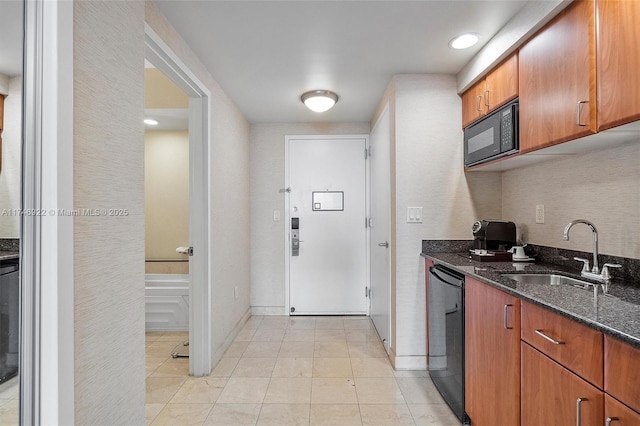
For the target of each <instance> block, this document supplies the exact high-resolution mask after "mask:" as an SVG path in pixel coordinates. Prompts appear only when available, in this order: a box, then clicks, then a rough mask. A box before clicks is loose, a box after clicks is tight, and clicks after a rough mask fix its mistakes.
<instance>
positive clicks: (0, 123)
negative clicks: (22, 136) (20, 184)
mask: <svg viewBox="0 0 640 426" xmlns="http://www.w3.org/2000/svg"><path fill="white" fill-rule="evenodd" d="M4 98H5V96H4V95H0V170H1V169H2V131H3V130H4Z"/></svg>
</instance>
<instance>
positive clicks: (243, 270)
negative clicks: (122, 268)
mask: <svg viewBox="0 0 640 426" xmlns="http://www.w3.org/2000/svg"><path fill="white" fill-rule="evenodd" d="M145 20H146V22H147V24H149V26H150V27H151V28H152V29H153V30H154V31H155V32H156V33H157V34H158V35H159V36H160V37H161V38H162V40H163V41H164V42H165V43H166V44H167V45H168V46H169V47H170V48H171V49H172V50H173V52H174V53H176V55H177V56H178V57H179V58H180V60H181V61H182V62H184V63H185V64H186V65H187V67H188V68H189V69H190V70H191V71H192V72H193V74H194V75H195V77H196V78H198V79H199V80H200V81H201V82H202V83H203V84H204V85H205V86H206V87H207V89H208V90H209V91H210V93H211V163H210V165H209V167H210V171H211V198H210V201H211V206H212V216H211V223H210V230H211V235H212V240H213V248H212V253H211V262H212V287H211V288H212V292H211V306H212V336H211V341H212V353H213V359H212V362H213V364H214V365H215V364H216V363H217V361H218V359H219V357H220V356H221V354H222V352H223V351H224V350H225V349H226V346H227V345H228V344H229V343H230V341H231V340H232V339H233V337H234V333H235V332H236V329H237V327H238V326H239V325H241V324H240V323H241V322H242V320H243V318H246V316H245V315H246V314H248V312H249V308H250V305H249V297H250V296H249V295H250V287H251V284H250V279H251V278H250V270H251V265H250V261H249V256H250V254H249V253H250V250H251V249H250V227H251V226H250V207H251V206H250V201H249V200H250V196H249V191H250V187H249V123H248V122H247V120H246V119H245V118H244V116H243V115H242V113H241V112H240V111H239V110H238V108H237V107H236V106H235V105H234V103H233V102H232V101H231V99H229V97H228V96H227V94H226V93H225V92H224V90H223V89H222V88H221V87H220V85H219V84H218V82H217V81H216V80H215V79H214V77H213V76H212V75H211V74H210V73H209V71H207V69H206V68H205V66H204V65H203V64H202V63H201V62H200V60H199V59H198V57H197V56H196V55H195V53H193V51H192V50H191V49H190V48H189V46H188V45H187V44H186V43H185V42H184V40H183V39H182V38H181V37H180V35H179V34H178V33H177V32H176V31H175V29H174V28H173V27H172V26H171V24H170V23H169V22H168V21H167V20H166V18H165V17H164V16H163V15H162V12H160V10H159V9H158V8H157V7H156V6H155V4H153V3H152V2H151V1H146V11H145ZM141 66H142V63H141ZM140 72H142V70H141V71H140ZM236 286H237V287H238V291H239V297H238V299H235V298H234V287H236Z"/></svg>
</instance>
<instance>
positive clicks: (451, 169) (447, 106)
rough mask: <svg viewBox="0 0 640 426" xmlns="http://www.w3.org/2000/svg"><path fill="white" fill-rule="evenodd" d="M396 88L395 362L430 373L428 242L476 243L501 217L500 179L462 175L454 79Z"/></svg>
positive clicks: (434, 78) (402, 83)
mask: <svg viewBox="0 0 640 426" xmlns="http://www.w3.org/2000/svg"><path fill="white" fill-rule="evenodd" d="M393 84H395V92H394V93H392V94H391V96H393V97H394V100H395V102H394V103H392V105H394V104H395V111H394V113H393V114H392V117H393V116H395V134H394V135H393V136H392V137H393V138H394V139H395V151H394V152H395V161H394V160H393V159H392V161H394V164H392V173H393V169H395V187H392V193H393V195H392V197H394V202H393V203H395V217H396V219H395V259H396V260H395V265H392V268H393V269H394V271H393V274H395V278H394V285H395V305H394V306H393V307H392V316H393V317H394V318H395V337H394V338H393V339H392V351H393V354H392V358H393V357H394V356H395V365H396V368H400V369H402V368H425V367H426V360H425V354H426V343H425V316H426V309H425V294H424V275H423V274H422V269H423V267H424V266H423V265H424V263H423V261H422V260H421V258H420V256H419V254H420V252H421V250H422V240H423V239H434V240H437V239H471V237H472V236H471V224H472V223H473V222H474V221H475V220H477V219H478V218H499V217H500V216H501V179H500V174H499V173H483V174H474V175H472V174H469V175H465V173H464V172H463V166H462V153H463V151H462V140H463V138H462V129H461V115H460V110H461V101H460V97H459V96H458V95H457V85H456V78H455V77H454V76H449V75H424V74H420V75H396V76H395V77H394V81H393ZM385 101H386V100H383V102H385ZM392 146H393V143H392ZM392 157H393V154H392ZM392 182H393V178H392ZM393 203H392V204H393ZM410 206H411V207H418V206H422V207H423V223H421V224H415V223H411V224H409V223H406V217H407V216H406V211H407V207H410Z"/></svg>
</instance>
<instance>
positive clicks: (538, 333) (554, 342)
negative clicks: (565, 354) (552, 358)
mask: <svg viewBox="0 0 640 426" xmlns="http://www.w3.org/2000/svg"><path fill="white" fill-rule="evenodd" d="M536 334H537V335H538V336H542V337H544V338H545V339H547V340H548V341H550V342H551V343H553V344H554V345H564V342H563V341H561V340H555V339H552V338H551V337H549V336H547V335H546V334H544V333H543V332H542V330H536Z"/></svg>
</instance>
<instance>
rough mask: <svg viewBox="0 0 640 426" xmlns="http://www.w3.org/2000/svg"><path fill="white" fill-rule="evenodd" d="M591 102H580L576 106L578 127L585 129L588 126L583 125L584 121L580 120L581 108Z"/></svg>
mask: <svg viewBox="0 0 640 426" xmlns="http://www.w3.org/2000/svg"><path fill="white" fill-rule="evenodd" d="M588 103H589V101H578V103H577V104H576V124H577V125H578V126H581V127H584V126H586V124H582V120H581V119H580V110H581V108H580V107H581V106H582V104H588Z"/></svg>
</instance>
